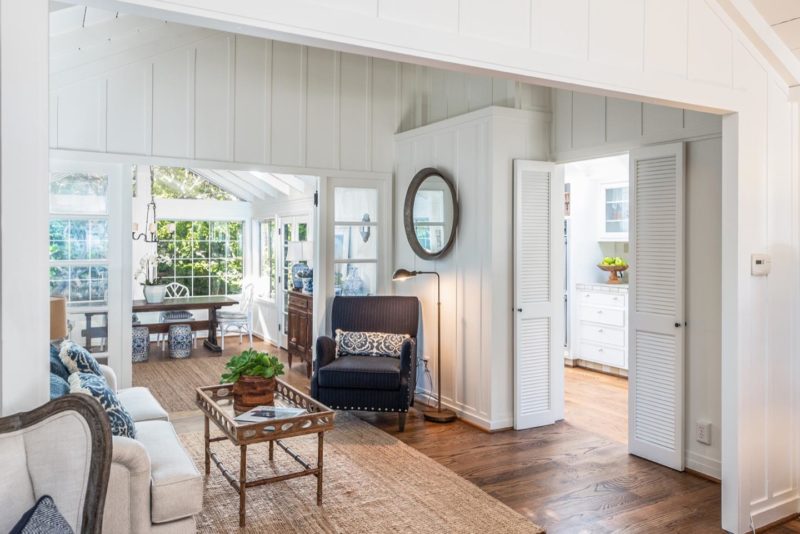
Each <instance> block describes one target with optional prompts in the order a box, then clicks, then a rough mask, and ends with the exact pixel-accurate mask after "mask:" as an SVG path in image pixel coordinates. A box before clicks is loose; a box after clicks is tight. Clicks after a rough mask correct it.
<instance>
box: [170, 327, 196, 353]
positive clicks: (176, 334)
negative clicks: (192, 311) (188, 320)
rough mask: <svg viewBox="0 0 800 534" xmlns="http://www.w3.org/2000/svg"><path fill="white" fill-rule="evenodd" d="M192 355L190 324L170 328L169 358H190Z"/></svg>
mask: <svg viewBox="0 0 800 534" xmlns="http://www.w3.org/2000/svg"><path fill="white" fill-rule="evenodd" d="M191 355H192V327H191V326H189V325H188V324H173V325H170V326H169V357H170V358H175V359H183V358H188V357H189V356H191Z"/></svg>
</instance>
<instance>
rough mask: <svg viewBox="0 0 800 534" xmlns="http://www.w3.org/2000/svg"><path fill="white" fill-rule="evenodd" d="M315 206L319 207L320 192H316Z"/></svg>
mask: <svg viewBox="0 0 800 534" xmlns="http://www.w3.org/2000/svg"><path fill="white" fill-rule="evenodd" d="M314 206H319V191H314Z"/></svg>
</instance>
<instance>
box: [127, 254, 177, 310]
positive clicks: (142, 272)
mask: <svg viewBox="0 0 800 534" xmlns="http://www.w3.org/2000/svg"><path fill="white" fill-rule="evenodd" d="M171 262H172V260H170V258H168V257H167V256H159V255H158V254H153V253H152V252H151V253H148V254H145V255H144V256H142V259H140V260H139V269H137V271H136V274H135V275H134V277H135V278H136V280H138V282H139V283H140V284H142V289H143V290H144V299H145V300H146V301H147V302H148V304H159V303H161V302H164V297H165V296H166V292H167V285H166V284H165V283H163V282H162V281H161V280H159V279H158V264H159V263H165V264H167V265H169V264H170V263H171Z"/></svg>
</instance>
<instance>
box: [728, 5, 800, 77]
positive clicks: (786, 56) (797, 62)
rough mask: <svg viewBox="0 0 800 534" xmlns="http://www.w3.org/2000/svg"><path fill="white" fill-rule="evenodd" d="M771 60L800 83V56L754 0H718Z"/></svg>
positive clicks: (770, 61)
mask: <svg viewBox="0 0 800 534" xmlns="http://www.w3.org/2000/svg"><path fill="white" fill-rule="evenodd" d="M717 4H719V6H720V7H721V8H722V10H723V11H725V13H727V15H728V16H729V17H730V18H731V20H732V21H733V22H734V24H736V25H737V26H738V27H739V29H740V30H741V31H742V33H744V34H745V36H747V38H748V40H749V41H750V42H751V43H752V44H753V46H754V47H755V48H756V49H757V50H758V51H759V52H760V53H761V54H762V55H763V57H764V59H765V60H766V62H767V63H769V64H770V65H771V66H772V68H773V69H775V71H776V72H777V73H778V74H779V76H780V77H781V78H782V79H783V81H784V82H786V85H787V86H789V87H791V86H793V85H798V84H800V59H799V58H798V57H797V56H795V55H794V53H792V51H791V50H789V47H788V46H786V43H784V42H783V40H782V39H781V38H780V37H779V36H778V34H777V33H776V32H775V30H774V29H773V28H772V26H770V25H769V23H767V21H766V20H764V17H763V16H761V13H760V12H759V11H758V9H756V7H755V6H754V5H753V3H752V1H751V0H717Z"/></svg>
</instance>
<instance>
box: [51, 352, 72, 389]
mask: <svg viewBox="0 0 800 534" xmlns="http://www.w3.org/2000/svg"><path fill="white" fill-rule="evenodd" d="M58 352H59V349H58V347H57V346H56V345H54V344H52V343H51V344H50V372H51V373H53V374H54V375H56V376H59V377H61V378H63V379H64V382H66V381H67V380H69V369H67V366H66V365H64V362H62V361H61V356H59V354H58Z"/></svg>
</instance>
